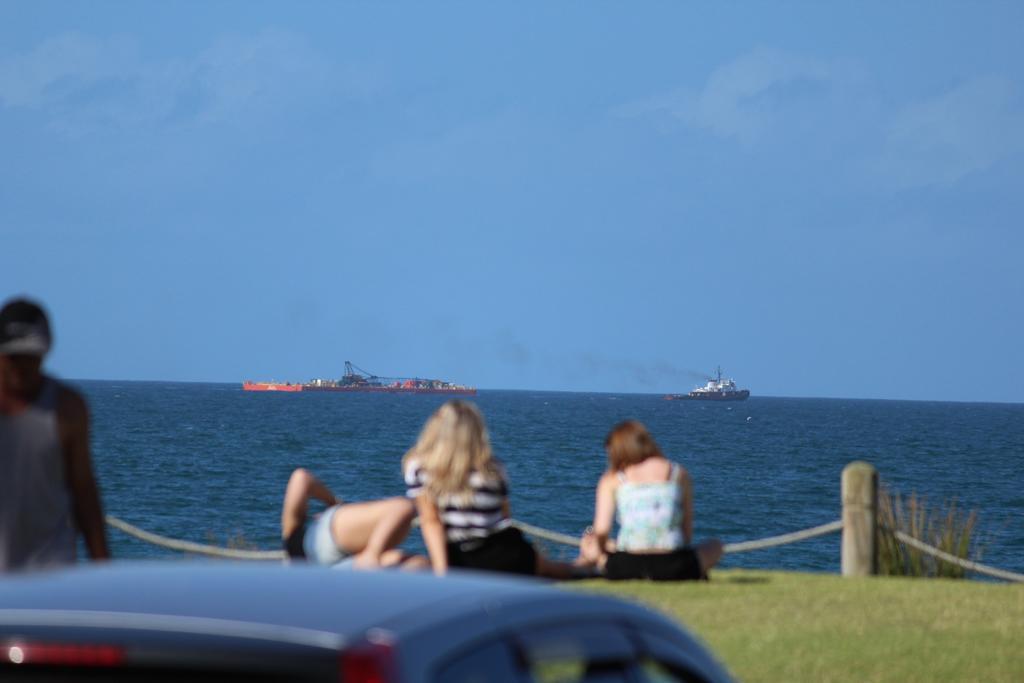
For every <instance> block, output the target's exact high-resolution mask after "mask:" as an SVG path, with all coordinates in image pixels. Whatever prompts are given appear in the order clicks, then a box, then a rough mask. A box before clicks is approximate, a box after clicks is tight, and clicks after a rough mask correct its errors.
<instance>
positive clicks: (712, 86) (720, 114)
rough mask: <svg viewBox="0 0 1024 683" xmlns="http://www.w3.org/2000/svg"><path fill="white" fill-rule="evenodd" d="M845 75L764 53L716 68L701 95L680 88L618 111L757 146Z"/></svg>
mask: <svg viewBox="0 0 1024 683" xmlns="http://www.w3.org/2000/svg"><path fill="white" fill-rule="evenodd" d="M842 75H843V69H841V68H839V67H838V66H837V65H835V64H830V63H827V62H824V61H822V60H817V59H812V58H808V57H803V56H800V55H795V54H791V53H786V52H781V51H778V50H770V49H759V50H754V51H752V52H750V53H747V54H745V55H741V56H740V57H738V58H736V59H734V60H733V61H731V62H729V63H727V64H723V65H722V66H720V67H718V68H716V69H715V70H714V71H713V72H712V73H711V74H710V76H709V77H708V79H707V82H706V83H705V84H704V87H703V88H701V89H700V90H691V89H685V88H682V89H678V90H675V91H672V92H668V93H663V94H660V95H656V96H654V97H651V98H649V99H645V100H641V101H637V102H632V103H628V104H625V105H622V106H620V107H617V108H616V109H615V110H614V112H613V113H614V114H616V115H619V116H625V117H633V116H644V115H652V114H654V115H658V114H661V115H668V116H670V117H671V118H672V119H674V120H676V121H679V122H681V123H683V124H685V125H687V126H691V127H694V128H700V129H705V130H709V131H711V132H712V133H714V134H715V135H717V136H719V137H722V138H731V139H736V140H739V141H741V142H746V143H749V142H752V141H754V140H756V139H757V138H759V137H760V136H761V135H763V134H764V133H766V132H767V131H768V130H769V129H770V128H771V127H772V126H773V125H775V124H776V123H777V122H778V121H779V120H780V119H781V117H782V116H783V115H784V113H785V111H786V110H787V108H788V106H789V105H790V102H791V100H793V99H796V98H801V97H804V95H805V93H806V92H807V91H808V90H814V89H820V88H823V87H825V86H827V85H829V84H830V83H831V82H832V81H834V80H835V79H836V78H837V77H839V76H842Z"/></svg>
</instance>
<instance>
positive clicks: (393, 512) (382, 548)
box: [281, 468, 427, 569]
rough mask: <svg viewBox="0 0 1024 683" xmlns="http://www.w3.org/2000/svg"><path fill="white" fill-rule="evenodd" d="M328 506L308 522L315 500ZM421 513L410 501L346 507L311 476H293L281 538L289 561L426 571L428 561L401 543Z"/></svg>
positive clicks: (286, 496) (297, 473) (306, 473)
mask: <svg viewBox="0 0 1024 683" xmlns="http://www.w3.org/2000/svg"><path fill="white" fill-rule="evenodd" d="M311 498H312V499H316V500H319V501H321V502H323V503H324V504H326V505H327V506H328V507H327V509H326V510H324V511H323V512H322V513H320V514H319V515H317V516H315V517H313V519H312V522H309V521H308V509H309V501H310V499H311ZM415 515H416V508H415V507H414V506H413V504H412V502H411V501H408V500H406V499H405V498H401V497H396V498H386V499H383V500H371V501H366V502H361V503H345V502H342V500H341V499H340V498H338V497H337V496H335V495H334V494H333V493H332V492H331V490H330V489H329V488H327V486H325V485H324V484H323V482H321V481H320V480H319V479H317V478H316V477H314V476H313V475H312V474H311V473H310V472H309V471H307V470H305V469H302V468H299V469H297V470H295V471H294V472H292V475H291V477H290V478H289V479H288V487H287V488H286V489H285V493H284V504H283V505H282V506H281V539H282V541H283V543H284V549H285V551H286V552H287V553H288V557H289V558H290V559H292V560H302V559H304V560H306V561H308V562H314V563H317V564H324V565H335V566H344V567H352V568H355V569H373V568H375V567H390V566H394V565H399V564H400V565H402V567H403V568H404V569H425V568H426V566H427V561H426V558H424V557H422V556H418V555H413V556H407V555H406V554H405V553H403V552H402V551H401V550H400V549H398V547H397V546H398V544H399V543H401V542H402V541H403V540H404V539H405V537H406V536H408V535H409V528H410V527H411V526H412V520H413V517H415Z"/></svg>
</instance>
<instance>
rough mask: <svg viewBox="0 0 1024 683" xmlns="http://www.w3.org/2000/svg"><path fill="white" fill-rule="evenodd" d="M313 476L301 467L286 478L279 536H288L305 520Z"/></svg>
mask: <svg viewBox="0 0 1024 683" xmlns="http://www.w3.org/2000/svg"><path fill="white" fill-rule="evenodd" d="M314 480H315V477H314V476H313V475H312V474H310V473H309V472H308V471H307V470H304V469H302V468H301V467H300V468H299V469H297V470H295V471H294V472H292V476H291V477H290V478H289V479H288V486H287V487H286V488H285V490H284V503H283V504H282V505H281V538H288V537H289V536H291V535H292V532H293V531H295V530H296V529H298V528H299V527H300V526H302V525H303V524H304V523H305V521H306V511H307V510H308V508H309V489H310V487H311V486H312V483H313V481H314Z"/></svg>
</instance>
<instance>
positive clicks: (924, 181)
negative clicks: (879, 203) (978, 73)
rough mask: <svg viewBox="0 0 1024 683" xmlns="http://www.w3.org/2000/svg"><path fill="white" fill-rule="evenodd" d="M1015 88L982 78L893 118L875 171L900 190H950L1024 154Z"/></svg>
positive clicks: (1023, 121) (1023, 123)
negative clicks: (935, 187)
mask: <svg viewBox="0 0 1024 683" xmlns="http://www.w3.org/2000/svg"><path fill="white" fill-rule="evenodd" d="M1014 91H1015V89H1014V84H1013V83H1012V82H1011V81H1009V80H1007V79H1005V78H1001V77H996V76H984V77H978V78H974V79H971V80H969V81H966V82H964V83H961V84H959V85H957V86H955V87H953V88H951V89H950V90H948V91H946V92H944V93H941V94H939V95H936V96H934V97H931V98H928V99H926V100H923V101H920V102H915V103H913V104H911V105H909V106H907V107H905V108H904V109H902V110H901V111H899V112H898V113H897V114H896V115H895V116H894V118H893V119H892V121H891V123H890V125H889V126H888V130H887V135H886V141H885V148H884V151H883V153H882V157H881V159H880V161H879V163H878V170H879V172H880V173H881V175H882V177H883V178H884V179H885V180H886V181H887V182H889V183H892V184H894V185H895V186H896V187H899V188H908V187H924V186H929V185H951V184H953V183H955V182H957V181H959V180H960V179H962V178H964V177H966V176H968V175H970V174H972V173H976V172H979V171H983V170H985V169H987V168H989V167H991V166H993V165H994V164H996V163H997V162H999V161H1001V160H1002V159H1004V158H1006V157H1009V156H1011V155H1015V154H1019V153H1021V152H1022V151H1024V110H1022V109H1021V108H1020V107H1019V106H1017V102H1016V101H1015V92H1014Z"/></svg>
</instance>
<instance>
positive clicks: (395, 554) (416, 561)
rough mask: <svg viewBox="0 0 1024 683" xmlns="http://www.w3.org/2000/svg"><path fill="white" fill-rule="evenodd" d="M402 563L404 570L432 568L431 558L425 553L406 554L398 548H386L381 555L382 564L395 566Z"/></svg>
mask: <svg viewBox="0 0 1024 683" xmlns="http://www.w3.org/2000/svg"><path fill="white" fill-rule="evenodd" d="M395 565H400V566H401V568H402V570H404V571H420V570H424V569H430V560H428V559H427V558H426V557H424V556H423V555H406V554H405V553H404V552H402V551H401V550H399V549H398V548H392V549H391V550H385V551H384V552H383V553H382V554H381V556H380V566H382V567H394V566H395Z"/></svg>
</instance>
